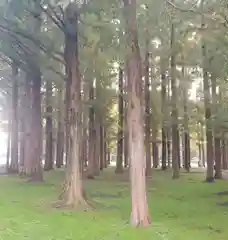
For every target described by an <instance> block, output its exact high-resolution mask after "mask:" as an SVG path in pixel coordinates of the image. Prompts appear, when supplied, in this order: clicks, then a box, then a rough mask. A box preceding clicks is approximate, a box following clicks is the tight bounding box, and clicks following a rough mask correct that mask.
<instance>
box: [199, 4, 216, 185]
mask: <svg viewBox="0 0 228 240" xmlns="http://www.w3.org/2000/svg"><path fill="white" fill-rule="evenodd" d="M203 6H204V0H201V9H202V10H203ZM201 27H202V29H204V28H205V19H204V16H203V15H202V19H201ZM201 38H202V39H201V48H202V58H203V85H204V107H205V120H206V142H207V175H206V182H213V181H214V176H213V172H214V171H213V162H214V161H213V134H212V127H211V126H210V123H209V122H210V121H211V100H210V99H211V96H210V86H209V76H208V68H209V66H208V65H209V64H208V59H207V50H206V43H205V40H204V37H203V35H202V36H201Z"/></svg>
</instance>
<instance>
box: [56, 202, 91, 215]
mask: <svg viewBox="0 0 228 240" xmlns="http://www.w3.org/2000/svg"><path fill="white" fill-rule="evenodd" d="M52 206H53V207H54V208H58V209H65V210H72V209H76V210H83V211H85V212H87V211H90V210H93V209H95V207H94V205H93V204H92V202H88V201H86V200H83V201H75V202H73V203H70V202H67V201H64V200H60V201H57V202H54V203H53V204H52Z"/></svg>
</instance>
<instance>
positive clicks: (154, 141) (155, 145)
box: [152, 123, 159, 168]
mask: <svg viewBox="0 0 228 240" xmlns="http://www.w3.org/2000/svg"><path fill="white" fill-rule="evenodd" d="M157 127H158V126H157V124H156V123H154V124H153V125H152V151H153V168H158V165H159V156H158V143H157V141H158V140H157V137H158V129H157Z"/></svg>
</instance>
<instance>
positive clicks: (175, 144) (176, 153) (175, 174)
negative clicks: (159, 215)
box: [170, 23, 180, 179]
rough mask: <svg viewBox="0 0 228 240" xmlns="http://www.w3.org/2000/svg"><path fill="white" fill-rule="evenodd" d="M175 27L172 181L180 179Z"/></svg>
mask: <svg viewBox="0 0 228 240" xmlns="http://www.w3.org/2000/svg"><path fill="white" fill-rule="evenodd" d="M175 31H176V29H175V26H174V23H172V24H171V44H170V45H171V50H172V55H171V90H172V98H171V102H172V166H173V179H176V178H179V177H180V171H179V166H180V147H179V146H178V145H179V144H180V142H179V130H178V110H177V80H176V53H175V49H174V44H175Z"/></svg>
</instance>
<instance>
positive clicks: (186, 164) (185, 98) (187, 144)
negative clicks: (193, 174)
mask: <svg viewBox="0 0 228 240" xmlns="http://www.w3.org/2000/svg"><path fill="white" fill-rule="evenodd" d="M183 61H184V59H183ZM182 78H183V79H182V81H183V105H184V132H183V134H184V141H183V143H184V147H183V149H184V152H183V153H184V156H183V162H184V168H185V169H186V171H187V172H189V170H190V135H189V120H188V85H187V84H188V82H187V79H186V74H185V66H182Z"/></svg>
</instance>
